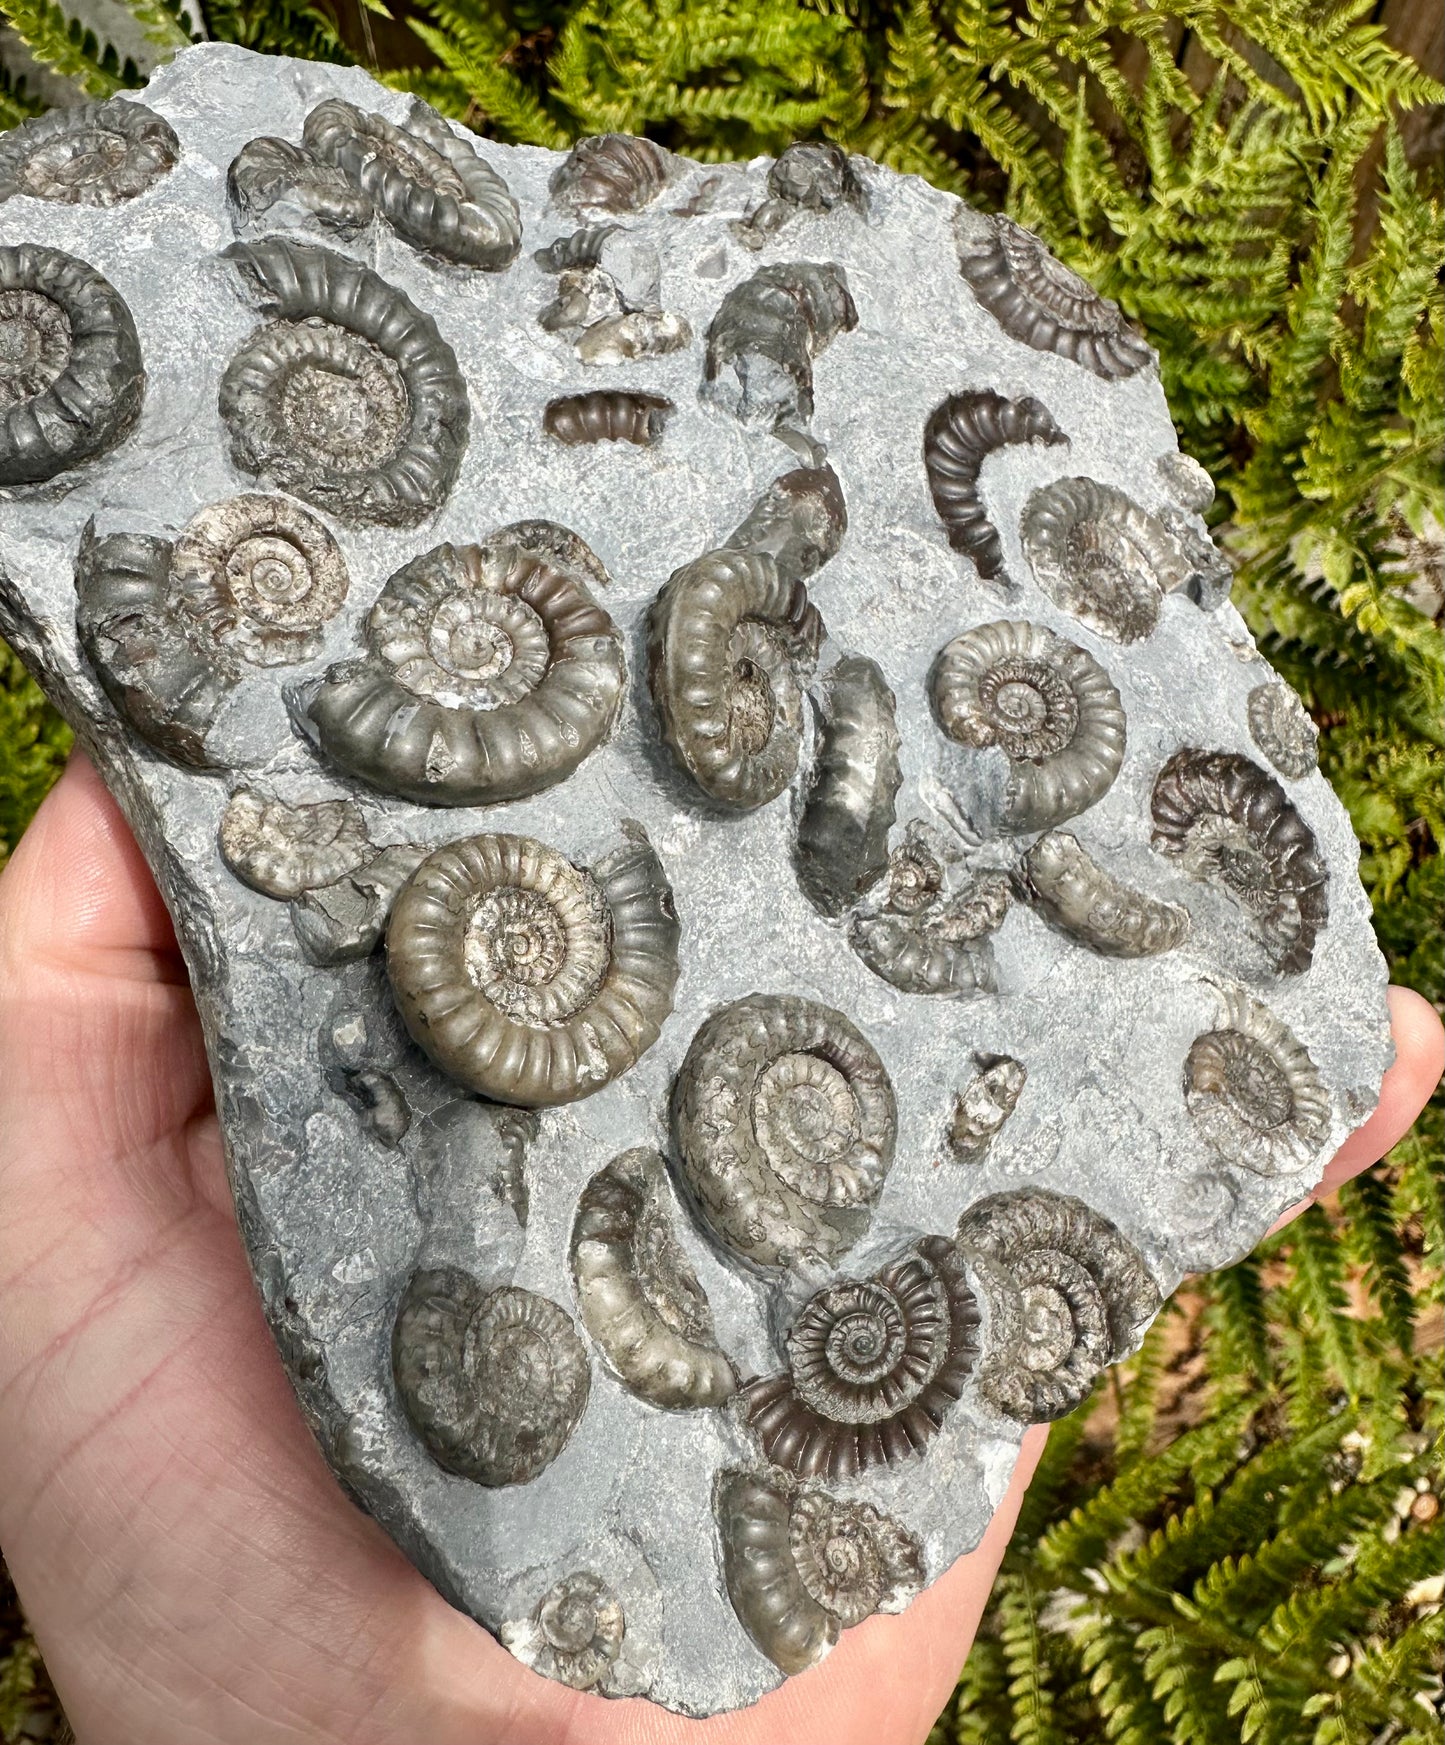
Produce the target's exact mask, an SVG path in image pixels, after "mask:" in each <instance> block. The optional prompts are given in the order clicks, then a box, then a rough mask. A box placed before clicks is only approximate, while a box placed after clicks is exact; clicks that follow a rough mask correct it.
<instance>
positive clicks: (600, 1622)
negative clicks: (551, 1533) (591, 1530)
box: [502, 1569, 627, 1690]
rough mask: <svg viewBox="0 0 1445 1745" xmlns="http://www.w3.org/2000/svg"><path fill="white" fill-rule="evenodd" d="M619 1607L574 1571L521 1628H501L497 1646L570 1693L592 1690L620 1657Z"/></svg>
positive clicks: (583, 1572) (594, 1580)
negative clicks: (564, 1685) (500, 1640)
mask: <svg viewBox="0 0 1445 1745" xmlns="http://www.w3.org/2000/svg"><path fill="white" fill-rule="evenodd" d="M626 1629H627V1620H626V1617H625V1615H624V1613H623V1610H622V1602H621V1600H619V1599H618V1597H617V1595H616V1594H615V1593H613V1591H612V1589H611V1588H610V1587H608V1586H607V1584H606V1582H604V1581H603V1580H602V1578H601V1577H600V1576H596V1575H593V1574H592V1572H591V1571H590V1570H587V1569H579V1570H577V1571H576V1572H575V1574H572V1575H564V1576H563V1577H562V1579H561V1581H559V1582H555V1583H554V1584H553V1585H552V1586H551V1587H550V1588H548V1590H547V1592H546V1593H545V1594H543V1595H542V1597H541V1599H540V1600H538V1602H537V1606H536V1610H535V1611H534V1612H533V1613H532V1616H531V1618H530V1619H529V1620H528V1621H527V1622H526V1623H524V1624H503V1626H502V1641H503V1642H504V1643H505V1644H506V1646H507V1647H508V1648H510V1649H511V1651H512V1653H513V1654H515V1655H516V1657H517V1658H518V1660H520V1661H521V1662H522V1664H523V1665H524V1666H530V1667H533V1668H535V1670H536V1671H538V1672H540V1673H541V1674H542V1675H543V1676H544V1677H545V1678H555V1679H557V1680H558V1681H559V1682H560V1683H562V1684H566V1685H570V1686H571V1687H572V1689H573V1690H597V1689H599V1688H600V1687H601V1686H603V1685H604V1684H605V1683H606V1680H607V1677H608V1675H609V1674H610V1672H611V1671H612V1667H613V1665H614V1663H615V1662H616V1660H617V1656H618V1655H619V1654H620V1653H621V1652H622V1639H623V1636H624V1635H625V1634H626Z"/></svg>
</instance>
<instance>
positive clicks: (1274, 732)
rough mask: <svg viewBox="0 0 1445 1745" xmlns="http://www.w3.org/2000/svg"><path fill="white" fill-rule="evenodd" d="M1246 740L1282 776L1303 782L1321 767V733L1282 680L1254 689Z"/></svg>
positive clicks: (1250, 700)
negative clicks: (1259, 751)
mask: <svg viewBox="0 0 1445 1745" xmlns="http://www.w3.org/2000/svg"><path fill="white" fill-rule="evenodd" d="M1246 708H1247V710H1248V714H1249V736H1250V738H1251V739H1252V740H1253V741H1254V743H1255V744H1256V745H1257V746H1258V747H1259V749H1260V750H1261V751H1262V752H1263V753H1264V755H1265V756H1266V757H1267V758H1268V759H1269V761H1270V762H1271V763H1272V764H1273V765H1274V767H1275V768H1276V769H1277V770H1278V771H1279V773H1280V774H1281V775H1282V776H1288V777H1290V779H1291V780H1292V781H1302V780H1303V779H1304V778H1305V777H1306V776H1307V775H1308V774H1309V773H1310V771H1311V770H1316V769H1318V768H1319V767H1320V732H1319V728H1317V727H1316V726H1315V724H1314V722H1313V721H1311V720H1310V717H1309V712H1308V710H1307V709H1306V708H1305V706H1304V704H1303V703H1302V702H1300V700H1299V698H1298V697H1297V696H1296V695H1295V693H1294V692H1293V691H1292V690H1291V689H1290V687H1289V686H1288V685H1287V684H1285V683H1284V682H1283V681H1282V680H1277V679H1271V680H1269V681H1267V682H1266V683H1265V684H1262V685H1256V686H1255V687H1254V689H1253V690H1252V691H1251V692H1250V693H1249V698H1248V701H1247V703H1246Z"/></svg>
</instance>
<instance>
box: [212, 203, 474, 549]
mask: <svg viewBox="0 0 1445 1745" xmlns="http://www.w3.org/2000/svg"><path fill="white" fill-rule="evenodd" d="M223 258H224V259H226V260H228V261H230V262H231V263H232V264H233V266H234V267H235V268H236V271H237V273H238V275H239V277H240V280H241V283H242V285H243V287H244V288H245V290H246V292H247V294H248V296H249V297H250V298H251V300H252V301H253V302H254V303H255V304H256V306H257V307H258V308H259V309H260V310H261V311H262V313H263V314H266V315H268V316H271V317H273V319H271V320H270V321H268V322H267V324H266V325H265V326H263V327H260V328H258V329H257V330H256V331H255V332H254V333H253V334H252V335H251V337H250V338H249V339H248V340H246V341H245V342H244V344H242V346H241V348H240V349H239V350H238V351H237V352H236V354H235V356H234V357H233V358H232V359H231V361H230V363H229V364H227V366H226V371H225V374H224V375H223V376H222V378H221V390H220V402H219V403H220V411H221V417H222V419H223V420H224V422H225V424H226V427H227V430H228V432H229V435H230V443H231V458H232V460H233V461H234V462H235V464H236V465H237V466H238V467H240V468H241V470H242V471H243V472H247V473H252V474H256V475H258V476H261V477H271V478H274V479H275V482H276V483H277V484H278V485H279V486H281V487H282V488H283V489H284V490H287V491H290V492H292V493H293V494H294V495H295V496H298V497H302V498H304V499H305V500H306V501H307V502H308V503H314V504H316V505H317V506H318V507H320V508H323V509H329V510H330V511H331V512H332V513H333V514H335V515H337V516H339V517H340V518H341V519H342V520H346V521H368V522H379V523H381V524H383V525H385V526H390V527H413V526H415V525H416V523H417V522H419V521H422V520H424V519H425V518H426V516H428V515H429V514H431V512H432V511H433V510H434V509H436V508H439V507H440V505H441V504H442V503H443V502H445V501H446V498H447V496H448V495H449V494H450V491H451V488H452V485H453V483H454V482H455V480H456V476H457V469H458V467H460V465H461V459H462V454H463V452H464V450H465V448H466V443H467V425H468V420H469V417H470V409H469V406H468V402H467V389H466V383H465V382H464V381H463V380H462V375H461V371H460V370H459V369H458V367H457V360H456V356H455V354H454V353H453V351H452V349H451V347H450V346H449V345H448V344H447V343H446V341H445V340H444V339H443V338H442V337H441V335H440V334H439V333H438V332H437V327H436V323H435V322H434V321H433V320H432V318H431V317H430V316H429V315H424V314H422V312H421V311H420V310H419V309H418V308H417V307H416V305H415V304H414V303H413V302H412V301H411V299H410V298H409V297H407V296H406V295H405V294H404V293H403V292H401V291H399V290H397V289H396V288H395V286H392V285H389V284H387V282H386V280H385V279H383V278H381V277H380V276H379V275H378V274H376V273H374V272H372V271H371V270H370V269H369V268H367V267H363V266H359V265H358V264H357V263H356V262H355V261H350V260H347V259H346V258H345V257H344V256H342V255H339V254H336V253H334V252H333V251H332V250H331V249H326V248H320V247H318V246H316V245H315V244H313V243H302V242H295V241H293V240H292V239H290V238H289V237H275V236H272V237H264V238H262V239H261V240H260V241H258V242H238V243H233V244H232V245H231V247H230V248H228V249H227V250H226V251H225V254H224V257H223Z"/></svg>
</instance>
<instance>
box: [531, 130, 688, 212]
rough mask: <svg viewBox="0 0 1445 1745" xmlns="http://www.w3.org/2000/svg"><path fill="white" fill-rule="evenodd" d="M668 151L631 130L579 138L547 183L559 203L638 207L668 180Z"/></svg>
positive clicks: (607, 208)
mask: <svg viewBox="0 0 1445 1745" xmlns="http://www.w3.org/2000/svg"><path fill="white" fill-rule="evenodd" d="M668 177H669V159H668V154H667V153H666V152H665V151H663V149H662V147H661V146H657V145H654V144H653V143H652V141H651V140H650V139H638V138H636V137H634V136H633V135H632V134H630V133H598V134H593V135H591V136H589V137H588V138H586V139H579V140H578V141H577V143H576V145H574V146H573V147H572V150H571V151H570V152H569V153H568V155H567V157H566V159H565V161H564V162H563V163H561V164H560V165H559V166H558V167H557V169H555V170H554V171H553V172H552V180H551V182H550V183H549V184H548V186H549V187H550V189H551V193H552V198H553V199H554V200H555V201H556V202H557V204H558V205H559V206H570V207H573V208H575V209H576V210H579V211H581V210H584V209H586V208H589V207H591V208H595V209H596V210H598V211H600V212H640V211H641V210H642V208H643V207H644V206H650V205H651V204H652V202H653V201H654V200H655V199H656V198H657V196H658V195H659V194H660V193H661V192H662V190H663V189H664V188H665V187H666V186H667V183H668Z"/></svg>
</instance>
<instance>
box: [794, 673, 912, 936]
mask: <svg viewBox="0 0 1445 1745" xmlns="http://www.w3.org/2000/svg"><path fill="white" fill-rule="evenodd" d="M894 708H895V699H894V696H893V693H892V691H890V690H889V688H888V683H887V680H886V679H885V678H884V677H883V673H882V670H881V669H880V668H879V666H878V664H877V663H876V662H875V661H871V660H865V659H863V658H862V657H861V656H856V655H855V656H850V657H849V658H847V659H845V660H841V661H839V662H838V664H837V666H835V667H834V668H833V670H832V671H831V672H830V673H829V674H828V676H827V678H826V680H825V681H824V685H823V701H822V705H821V715H822V722H821V726H820V728H819V733H818V755H817V761H816V763H815V764H814V766H813V777H812V783H811V786H810V787H809V790H808V796H807V799H806V800H805V802H804V804H803V811H802V816H801V817H800V818H799V820H798V836H797V842H796V845H795V848H794V855H793V858H794V861H795V863H796V865H797V869H798V883H799V884H800V885H801V886H802V888H803V892H804V895H805V896H806V897H807V898H808V900H809V902H811V903H812V904H813V906H814V908H816V909H817V910H818V911H819V912H820V913H821V914H824V915H841V914H842V913H843V911H844V910H845V909H847V908H848V907H849V906H850V905H851V904H853V903H855V902H856V901H857V900H858V898H859V897H861V896H862V895H863V894H864V892H866V891H868V890H870V889H871V888H872V886H874V885H875V884H877V882H878V880H879V879H880V878H882V876H883V874H884V873H885V872H886V871H887V870H888V833H889V831H890V830H891V829H892V828H893V822H894V817H895V811H894V801H895V799H896V798H897V795H898V789H899V785H900V784H901V782H902V780H903V772H902V770H901V768H900V767H899V762H898V751H899V744H900V741H899V737H898V728H897V725H896V723H895V721H894Z"/></svg>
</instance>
